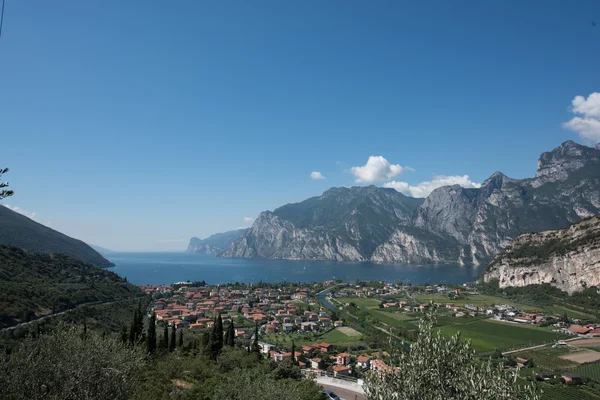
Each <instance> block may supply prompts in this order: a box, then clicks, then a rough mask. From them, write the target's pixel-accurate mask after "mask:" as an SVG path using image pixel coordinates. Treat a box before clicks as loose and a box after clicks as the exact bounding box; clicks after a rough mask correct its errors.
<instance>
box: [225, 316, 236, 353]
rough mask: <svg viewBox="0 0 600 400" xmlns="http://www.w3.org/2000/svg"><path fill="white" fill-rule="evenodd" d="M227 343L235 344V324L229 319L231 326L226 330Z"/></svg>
mask: <svg viewBox="0 0 600 400" xmlns="http://www.w3.org/2000/svg"><path fill="white" fill-rule="evenodd" d="M225 345H226V346H231V347H233V346H235V326H234V325H233V320H231V321H229V326H228V327H227V331H226V332H225Z"/></svg>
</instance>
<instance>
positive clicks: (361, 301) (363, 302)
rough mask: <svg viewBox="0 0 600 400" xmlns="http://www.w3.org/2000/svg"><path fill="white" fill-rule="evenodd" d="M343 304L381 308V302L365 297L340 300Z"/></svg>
mask: <svg viewBox="0 0 600 400" xmlns="http://www.w3.org/2000/svg"><path fill="white" fill-rule="evenodd" d="M339 300H340V301H341V302H342V304H343V303H354V304H356V305H357V306H358V307H361V308H379V303H380V301H379V300H376V299H370V298H364V297H348V298H346V299H339Z"/></svg>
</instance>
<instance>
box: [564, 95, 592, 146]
mask: <svg viewBox="0 0 600 400" xmlns="http://www.w3.org/2000/svg"><path fill="white" fill-rule="evenodd" d="M571 112H572V113H573V114H575V117H573V118H572V119H571V120H570V121H568V122H565V123H564V124H563V126H564V127H565V128H567V129H570V130H572V131H574V132H577V133H578V134H579V136H581V137H582V138H584V139H587V140H589V141H591V142H594V143H595V142H598V141H600V93H598V92H594V93H592V94H590V95H589V96H588V97H587V99H586V98H585V97H584V96H575V98H574V99H573V101H572V102H571Z"/></svg>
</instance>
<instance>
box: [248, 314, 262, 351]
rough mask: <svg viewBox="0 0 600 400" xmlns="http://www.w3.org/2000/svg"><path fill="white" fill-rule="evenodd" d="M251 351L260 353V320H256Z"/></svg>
mask: <svg viewBox="0 0 600 400" xmlns="http://www.w3.org/2000/svg"><path fill="white" fill-rule="evenodd" d="M250 352H252V353H257V354H260V347H259V345H258V322H256V321H254V335H253V338H252V346H251V347H250Z"/></svg>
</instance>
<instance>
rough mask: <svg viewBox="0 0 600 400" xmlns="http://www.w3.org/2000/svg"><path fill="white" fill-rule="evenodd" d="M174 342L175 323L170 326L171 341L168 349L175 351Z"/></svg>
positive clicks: (175, 340)
mask: <svg viewBox="0 0 600 400" xmlns="http://www.w3.org/2000/svg"><path fill="white" fill-rule="evenodd" d="M175 343H177V327H176V326H175V323H173V326H172V327H171V342H170V343H169V351H171V352H172V351H175Z"/></svg>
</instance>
